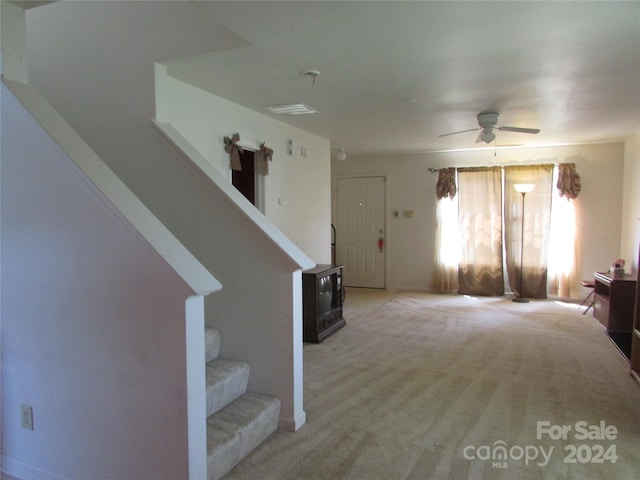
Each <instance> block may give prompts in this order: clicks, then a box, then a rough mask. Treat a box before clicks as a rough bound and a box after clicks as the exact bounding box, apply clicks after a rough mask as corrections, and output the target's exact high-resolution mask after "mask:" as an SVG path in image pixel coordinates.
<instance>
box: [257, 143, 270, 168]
mask: <svg viewBox="0 0 640 480" xmlns="http://www.w3.org/2000/svg"><path fill="white" fill-rule="evenodd" d="M264 143H265V142H262V143H261V144H260V150H258V151H257V152H256V153H255V157H256V159H257V160H258V161H259V164H260V166H261V167H262V169H261V172H260V173H262V175H269V162H270V161H271V160H272V158H273V150H272V149H271V148H269V147H267V146H266V145H265V144H264Z"/></svg>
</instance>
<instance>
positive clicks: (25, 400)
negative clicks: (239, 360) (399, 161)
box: [1, 85, 193, 480]
mask: <svg viewBox="0 0 640 480" xmlns="http://www.w3.org/2000/svg"><path fill="white" fill-rule="evenodd" d="M1 192H2V225H1V228H2V258H1V260H2V270H1V276H2V278H1V285H2V303H1V314H2V439H3V443H2V456H3V458H2V463H3V469H4V471H5V472H9V473H13V474H15V475H17V476H23V477H24V478H59V479H62V478H69V479H72V478H96V476H99V477H101V478H119V479H132V480H133V479H136V480H137V479H140V478H187V477H188V474H189V470H188V468H189V463H188V462H189V459H188V452H187V446H188V432H187V383H186V346H185V342H186V339H185V301H186V300H187V298H188V297H189V295H191V294H192V293H193V291H192V290H191V289H190V288H189V287H188V285H187V284H186V283H185V281H183V280H182V279H181V278H180V277H179V276H178V275H177V274H176V273H175V272H174V270H173V269H172V268H170V267H169V265H168V264H167V263H166V262H165V261H164V260H163V259H162V258H161V257H160V256H159V255H158V254H157V253H156V252H155V251H154V250H153V249H152V248H151V246H150V245H149V243H147V242H146V241H145V240H144V238H142V237H141V236H140V235H139V234H138V233H137V232H136V231H135V230H134V229H133V228H132V227H131V226H130V224H128V223H127V222H126V221H125V220H124V219H123V218H122V217H121V215H120V214H119V213H118V212H117V211H116V210H115V209H114V208H113V207H112V206H111V204H110V203H109V202H108V201H106V200H105V199H104V197H103V196H102V195H101V194H100V193H98V192H97V190H96V189H95V187H94V186H93V184H92V183H91V182H89V181H88V180H87V179H86V177H84V176H83V174H82V173H81V172H80V171H79V169H78V168H77V167H76V165H75V164H74V163H73V162H72V161H71V160H70V159H69V158H68V157H67V155H66V154H65V153H64V152H63V151H62V150H61V148H60V147H59V146H58V145H57V144H56V143H55V142H54V141H53V140H52V139H51V138H50V137H49V136H48V135H47V134H46V133H45V132H44V131H43V130H42V129H41V128H40V127H39V126H38V125H37V124H36V123H35V121H34V120H33V118H32V117H30V116H29V115H28V114H27V113H26V112H25V111H24V110H23V109H22V107H21V106H20V105H19V104H18V103H17V102H16V101H15V99H14V98H13V97H12V96H10V95H9V94H8V93H7V90H6V88H5V87H4V85H3V87H2V185H1ZM21 404H28V405H32V406H33V414H34V430H33V431H31V430H25V429H23V428H21V425H20V405H21Z"/></svg>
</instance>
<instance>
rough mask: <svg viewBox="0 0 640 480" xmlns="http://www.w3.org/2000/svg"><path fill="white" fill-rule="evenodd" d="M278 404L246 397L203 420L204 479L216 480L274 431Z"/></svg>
mask: <svg viewBox="0 0 640 480" xmlns="http://www.w3.org/2000/svg"><path fill="white" fill-rule="evenodd" d="M279 415H280V400H279V399H278V398H276V397H271V396H268V395H262V394H259V393H251V392H249V393H246V394H244V395H243V396H241V397H240V398H238V399H237V400H235V401H234V402H233V403H231V404H229V405H228V406H227V407H225V408H223V409H222V410H220V411H219V412H217V413H216V414H214V415H212V416H210V417H209V418H208V419H207V479H208V480H218V479H220V478H222V476H224V475H226V474H227V473H228V472H229V471H230V470H231V469H232V468H233V467H235V466H236V465H237V464H238V463H240V461H241V460H242V459H243V458H244V457H246V456H247V455H248V454H249V453H251V452H252V451H253V450H254V449H255V448H256V447H257V446H258V445H260V444H261V443H262V442H263V441H264V440H266V439H267V438H268V437H269V436H270V435H271V434H272V433H273V432H275V431H276V430H277V428H278V416H279Z"/></svg>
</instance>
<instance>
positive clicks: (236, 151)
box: [224, 133, 244, 170]
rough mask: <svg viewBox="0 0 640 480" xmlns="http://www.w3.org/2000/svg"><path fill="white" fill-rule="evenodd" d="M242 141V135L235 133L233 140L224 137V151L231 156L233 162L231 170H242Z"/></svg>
mask: <svg viewBox="0 0 640 480" xmlns="http://www.w3.org/2000/svg"><path fill="white" fill-rule="evenodd" d="M239 141H240V134H239V133H234V134H233V136H232V137H231V138H229V137H227V136H225V137H224V150H225V151H226V152H227V153H228V154H229V159H230V160H231V162H230V163H231V168H232V169H233V170H242V164H241V163H240V154H241V153H243V152H244V150H242V147H241V146H239V145H238V142H239Z"/></svg>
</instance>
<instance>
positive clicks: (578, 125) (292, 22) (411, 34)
mask: <svg viewBox="0 0 640 480" xmlns="http://www.w3.org/2000/svg"><path fill="white" fill-rule="evenodd" d="M37 3H38V2H34V4H36V5H37ZM63 3H66V2H60V3H59V5H60V4H63ZM70 3H75V2H70ZM88 3H92V2H88ZM96 3H99V2H96ZM127 3H128V2H127ZM142 4H144V8H141V7H136V6H134V5H138V6H140V5H141V4H136V3H129V4H128V6H127V8H126V11H128V12H130V13H129V14H126V13H123V12H125V8H124V6H125V4H122V3H121V4H119V5H118V2H115V3H111V4H110V5H111V7H113V8H110V9H109V11H113V15H114V16H115V17H114V18H117V19H118V20H114V21H113V22H112V23H111V25H113V27H114V28H116V29H117V31H118V37H120V38H119V42H121V44H123V45H127V44H128V45H130V46H131V48H132V49H134V48H135V45H140V48H139V50H141V51H144V52H147V51H152V50H153V49H156V50H157V49H158V48H159V47H157V46H154V45H156V43H157V42H156V43H153V40H152V39H154V38H156V39H160V43H166V42H169V41H171V42H177V43H186V42H189V41H191V42H192V43H193V41H195V40H196V39H197V38H199V37H198V35H196V25H192V27H191V28H189V27H185V24H184V22H182V21H180V20H178V18H177V13H178V12H177V11H176V9H181V11H187V10H189V11H190V12H191V15H192V16H194V15H195V16H196V17H197V18H198V22H200V21H201V22H200V23H203V24H205V25H207V26H208V29H209V31H210V32H211V35H212V37H213V36H215V35H217V34H219V35H220V36H223V37H224V38H227V39H228V41H226V42H218V44H217V45H218V47H217V48H218V50H217V51H215V52H212V53H208V54H201V55H198V56H195V57H189V58H180V59H176V60H170V61H166V62H164V63H166V65H167V66H168V67H169V73H170V74H171V75H174V76H175V77H178V78H180V79H183V80H184V81H187V82H189V83H191V84H193V85H196V86H198V87H200V88H202V89H205V90H208V91H210V92H212V93H214V94H216V95H218V96H221V97H224V98H227V99H229V100H231V101H233V102H235V103H238V104H240V105H243V106H246V107H248V108H250V109H254V110H256V111H259V112H261V113H264V114H265V115H271V114H269V113H267V112H266V111H265V110H264V107H265V106H267V105H273V104H281V103H297V102H304V103H307V104H309V105H311V106H312V107H315V108H317V109H318V110H319V112H320V113H319V114H317V115H311V116H303V117H300V116H298V117H282V116H279V117H277V118H278V119H280V120H282V121H286V122H288V123H291V124H293V125H296V126H298V127H300V128H303V129H305V130H309V131H312V132H315V133H317V134H319V135H321V136H323V137H326V138H329V139H330V140H331V144H332V147H334V148H345V149H347V151H348V152H349V153H372V152H375V153H383V152H420V151H432V150H446V149H454V148H473V147H476V146H478V145H482V146H486V145H484V144H476V143H475V140H476V136H477V133H476V132H469V133H463V134H459V135H453V136H448V137H444V138H438V135H440V134H443V133H448V132H452V131H458V130H465V129H470V128H475V127H477V121H476V115H477V113H479V112H481V111H497V112H499V113H500V123H501V124H502V125H508V126H517V127H530V128H540V129H541V133H540V134H538V135H527V134H518V133H507V132H499V133H498V135H497V144H498V145H512V144H524V145H549V144H558V143H583V142H602V141H611V140H621V139H623V138H624V137H626V136H629V135H631V134H633V133H635V132H637V131H638V129H639V128H640V1H628V2H604V1H596V2H581V1H573V2H539V1H533V2H521V1H516V2H498V1H472V2H458V1H447V2H433V1H410V2H404V1H389V2H383V1H348V2H340V1H329V2H316V1H283V2H273V1H258V2H247V1H227V2H218V1H202V2H198V1H184V2H154V4H155V6H152V4H150V3H148V2H142ZM76 5H77V4H76ZM103 5H105V4H103ZM120 6H122V7H123V8H118V7H120ZM169 6H171V8H168V7H169ZM165 7H167V8H165ZM47 9H48V7H43V11H46V10H47ZM150 9H152V10H153V15H150ZM34 10H40V9H34ZM75 10H78V9H77V8H76V9H74V11H75ZM84 10H86V9H84ZM67 11H70V9H67ZM102 11H103V12H104V11H107V7H106V6H105V8H103V9H102ZM138 11H139V12H138ZM52 12H53V9H52ZM86 12H87V13H86V15H87V16H86V18H87V19H88V20H89V21H91V22H93V21H95V16H93V17H91V11H90V10H86ZM194 12H195V14H194ZM138 14H139V15H140V18H141V19H142V20H141V21H143V22H144V27H140V26H139V25H137V24H136V23H135V22H134V19H136V18H138V17H137V16H136V15H138ZM196 14H197V15H196ZM101 15H103V16H104V13H101ZM123 15H124V16H123ZM101 18H102V17H101ZM180 18H182V17H180ZM185 18H186V17H185ZM136 21H137V20H136ZM74 25H76V23H74ZM154 26H155V27H154ZM172 26H173V31H172ZM197 27H198V28H197V31H198V32H200V31H201V28H202V25H200V24H199V25H197ZM141 28H143V30H141ZM67 29H68V30H74V37H75V41H76V42H78V39H77V35H78V34H77V32H75V30H77V28H75V27H71V26H69V27H67ZM189 30H190V31H189ZM58 31H60V30H58ZM142 31H144V32H145V33H144V35H141V32H142ZM60 33H62V32H60ZM89 33H90V32H89ZM69 35H71V33H69ZM58 36H59V35H58ZM127 36H128V37H129V38H122V37H127ZM79 45H82V42H80V43H79ZM203 47H205V48H201V49H200V51H207V50H206V45H203ZM163 48H164V47H163ZM178 50H179V49H178V48H173V47H172V48H165V51H164V54H165V56H164V57H162V58H172V57H171V56H169V55H171V54H170V51H178ZM67 52H69V50H67ZM154 55H156V54H155V53H154ZM122 56H123V61H126V58H127V55H126V54H124V53H123V54H122ZM129 56H131V55H129ZM132 58H135V59H137V60H138V61H139V60H140V58H139V57H138V56H136V57H132ZM162 58H161V59H162ZM307 70H318V71H319V72H320V75H319V76H318V78H317V79H316V82H315V84H313V81H312V79H311V78H309V77H305V76H304V75H302V73H303V72H305V71H307Z"/></svg>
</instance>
